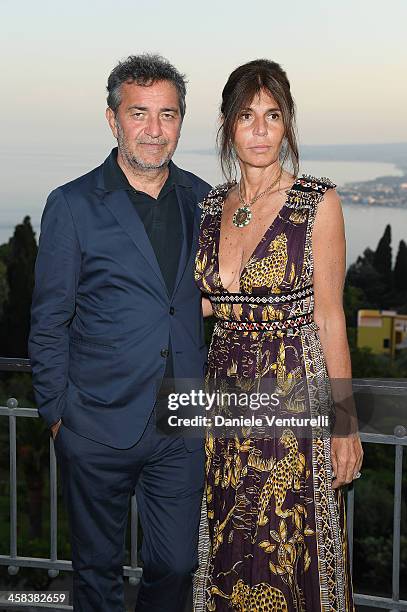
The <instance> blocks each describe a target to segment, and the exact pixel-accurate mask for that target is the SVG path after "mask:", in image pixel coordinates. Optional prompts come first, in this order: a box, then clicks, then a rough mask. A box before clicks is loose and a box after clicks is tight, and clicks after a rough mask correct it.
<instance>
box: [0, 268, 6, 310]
mask: <svg viewBox="0 0 407 612" xmlns="http://www.w3.org/2000/svg"><path fill="white" fill-rule="evenodd" d="M7 297H8V282H7V267H6V264H5V263H4V262H3V261H2V260H1V259H0V320H1V319H2V318H3V307H4V303H5V302H6V301H7Z"/></svg>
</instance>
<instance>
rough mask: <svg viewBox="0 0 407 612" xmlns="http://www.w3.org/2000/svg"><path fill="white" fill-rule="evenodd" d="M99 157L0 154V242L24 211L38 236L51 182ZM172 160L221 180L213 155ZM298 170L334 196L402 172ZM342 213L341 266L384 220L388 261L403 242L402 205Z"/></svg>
mask: <svg viewBox="0 0 407 612" xmlns="http://www.w3.org/2000/svg"><path fill="white" fill-rule="evenodd" d="M103 158H104V157H103V156H102V158H99V159H97V157H96V155H95V154H94V153H93V154H83V155H78V154H75V155H72V154H69V153H66V154H64V153H60V154H52V155H49V154H46V153H38V154H36V155H35V156H33V155H28V154H27V155H26V156H24V154H21V155H19V158H18V163H16V160H13V159H9V158H7V157H5V156H4V155H1V165H2V178H1V181H0V244H3V243H4V242H7V241H8V239H9V238H10V237H11V236H12V234H13V232H14V227H15V225H16V224H17V223H21V221H22V220H23V218H24V217H25V216H26V215H29V216H30V218H31V223H32V225H33V227H34V230H35V232H36V234H37V236H38V235H39V229H40V220H41V213H42V210H43V207H44V204H45V201H46V197H47V194H48V193H49V192H50V191H51V190H52V189H54V188H55V187H56V186H58V185H61V184H63V183H65V182H67V181H69V180H72V179H73V178H75V177H77V176H80V175H81V174H84V173H85V172H87V171H88V170H89V169H91V168H93V167H95V166H96V165H98V164H99V163H101V161H103ZM174 161H175V163H176V164H178V165H179V166H180V167H182V168H185V169H187V170H190V171H191V172H194V173H195V174H197V175H199V176H201V177H202V178H203V179H205V180H206V181H208V182H209V183H210V184H211V185H217V184H219V183H221V182H223V179H222V175H221V172H220V170H219V165H218V162H217V158H216V156H215V155H213V154H209V153H197V152H193V153H191V152H186V151H180V152H177V153H176V155H175V156H174ZM300 170H301V172H304V173H306V174H312V175H314V176H319V177H328V178H330V179H331V180H332V181H333V182H334V183H336V184H337V185H338V192H339V194H340V188H341V186H343V185H345V184H346V183H349V182H353V181H367V180H371V179H374V178H377V177H380V176H401V175H402V172H401V170H399V169H398V168H397V167H396V166H394V165H392V164H388V163H378V162H374V163H372V162H346V161H312V160H310V161H308V160H307V161H304V162H303V164H302V166H301V169H300ZM343 214H344V220H345V232H346V262H347V266H349V265H350V264H351V263H353V262H354V261H356V259H357V257H358V256H359V255H361V254H362V253H363V251H364V249H365V248H366V247H370V248H371V249H375V248H376V246H377V243H378V241H379V240H380V237H381V236H382V234H383V232H384V229H385V227H386V225H387V224H390V226H391V230H392V248H393V259H394V258H395V256H396V253H397V248H398V244H399V241H400V240H401V239H403V240H405V241H406V242H407V208H406V209H402V208H390V207H381V206H368V205H350V204H346V205H344V206H343Z"/></svg>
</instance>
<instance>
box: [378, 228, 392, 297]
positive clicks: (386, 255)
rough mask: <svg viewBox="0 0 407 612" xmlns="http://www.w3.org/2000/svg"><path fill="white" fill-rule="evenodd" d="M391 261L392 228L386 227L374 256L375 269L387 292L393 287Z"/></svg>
mask: <svg viewBox="0 0 407 612" xmlns="http://www.w3.org/2000/svg"><path fill="white" fill-rule="evenodd" d="M391 259H392V256H391V227H390V225H386V229H385V230H384V234H383V236H382V237H381V238H380V240H379V244H378V245H377V248H376V251H375V254H374V258H373V267H374V268H375V270H377V272H378V273H379V274H380V277H381V279H382V281H383V284H384V285H385V287H386V289H387V290H390V289H391V287H392V271H391Z"/></svg>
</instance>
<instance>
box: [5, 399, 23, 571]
mask: <svg viewBox="0 0 407 612" xmlns="http://www.w3.org/2000/svg"><path fill="white" fill-rule="evenodd" d="M7 408H9V409H10V410H14V408H18V401H17V400H16V398H15V397H10V398H9V399H8V400H7ZM8 424H9V440H10V557H11V558H12V559H13V558H16V557H17V428H16V417H15V416H14V414H12V413H11V412H10V416H9V420H8ZM19 569H20V568H19V567H18V566H17V565H9V566H8V573H9V574H10V575H11V576H15V575H16V574H18V571H19Z"/></svg>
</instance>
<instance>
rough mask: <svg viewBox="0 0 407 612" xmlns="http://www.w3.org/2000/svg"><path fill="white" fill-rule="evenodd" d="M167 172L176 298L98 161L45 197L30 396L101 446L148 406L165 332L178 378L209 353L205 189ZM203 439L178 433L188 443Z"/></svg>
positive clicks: (45, 414)
mask: <svg viewBox="0 0 407 612" xmlns="http://www.w3.org/2000/svg"><path fill="white" fill-rule="evenodd" d="M105 163H106V162H105ZM174 170H175V171H176V172H177V173H178V178H180V179H182V180H178V184H177V185H176V194H177V199H178V204H179V207H180V212H181V219H182V230H183V243H182V249H181V256H180V262H179V268H178V273H177V277H176V282H175V287H174V291H173V294H172V295H169V294H168V291H167V288H166V285H165V282H164V279H163V277H162V274H161V271H160V268H159V265H158V263H157V259H156V257H155V254H154V251H153V248H152V246H151V243H150V241H149V239H148V237H147V234H146V232H145V229H144V225H143V223H142V221H141V220H140V217H139V216H138V214H137V211H136V209H135V207H134V206H133V204H132V202H131V200H130V198H129V196H128V194H127V192H126V191H125V190H120V191H115V192H109V191H107V190H106V189H105V185H104V179H103V164H102V165H101V166H99V167H98V168H96V169H94V170H92V171H91V172H89V173H88V174H85V175H84V176H82V177H80V178H78V179H76V180H74V181H72V182H70V183H67V184H66V185H63V186H62V187H58V188H57V189H55V190H54V191H53V192H52V193H51V194H50V195H49V197H48V200H47V203H46V206H45V209H44V212H43V216H42V220H41V233H40V239H39V249H38V256H37V261H36V268H35V288H34V293H33V302H32V314H31V331H30V337H29V356H30V359H31V363H32V372H33V386H34V392H35V396H36V402H37V405H38V410H39V413H40V415H41V417H42V418H43V419H44V420H45V422H46V423H47V424H48V426H51V425H52V424H54V423H55V422H57V421H58V420H59V419H60V418H61V417H62V420H63V422H64V424H65V425H66V426H67V427H69V428H70V429H72V430H73V431H75V432H77V433H78V434H80V435H82V436H85V437H88V438H90V439H92V440H95V441H97V442H101V443H104V444H108V445H109V446H113V447H114V448H128V447H129V446H132V445H133V444H135V442H137V440H138V439H139V438H140V437H141V435H142V433H143V430H144V428H145V425H146V423H147V420H148V417H149V416H150V414H151V411H152V408H153V406H154V404H155V400H156V394H157V390H158V387H159V384H160V382H161V380H162V378H163V375H164V371H165V365H166V358H165V349H166V348H167V347H168V345H169V339H170V340H171V346H172V350H173V367H174V378H175V379H177V378H180V379H181V378H182V379H187V378H191V379H192V378H198V379H201V378H202V375H203V371H204V367H205V361H206V357H207V348H206V345H205V340H204V328H203V319H202V314H201V294H200V291H199V289H198V288H197V286H196V284H195V282H194V258H195V253H196V248H197V239H198V233H199V219H200V208H199V207H198V206H197V203H198V202H199V201H201V200H202V199H203V198H204V197H205V196H206V194H207V193H208V191H209V189H210V186H209V185H208V184H207V183H205V182H204V181H203V180H201V179H200V178H198V177H197V176H195V175H194V174H192V173H190V172H186V171H184V170H181V169H180V168H177V167H176V166H174ZM199 444H201V441H199V440H197V439H189V440H187V439H186V446H187V448H189V449H191V450H192V449H193V448H195V447H196V446H198V445H199Z"/></svg>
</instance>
